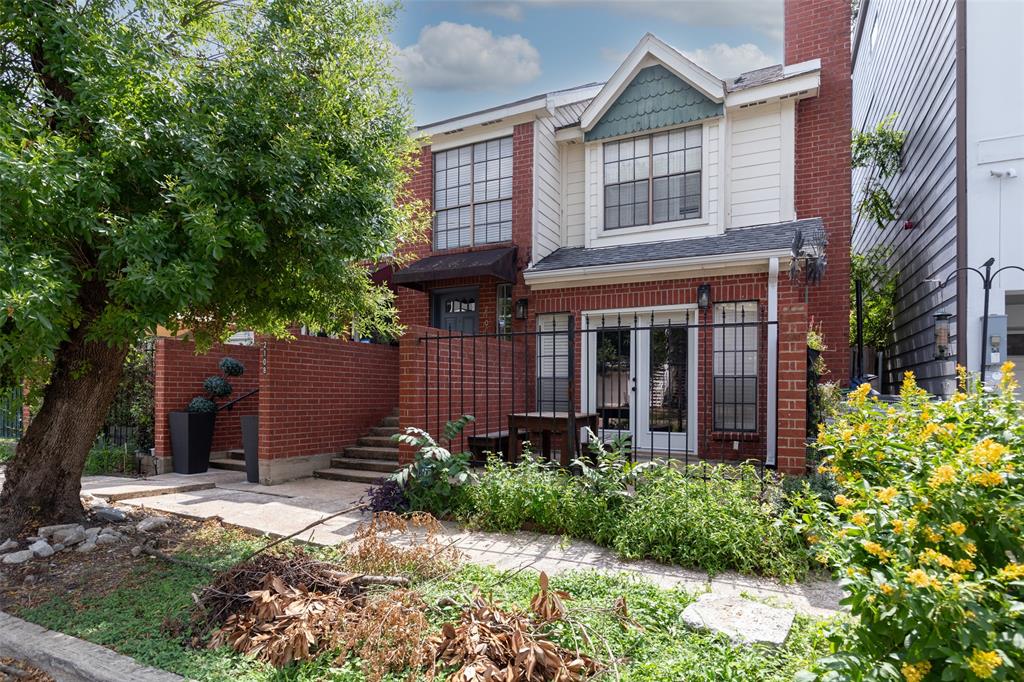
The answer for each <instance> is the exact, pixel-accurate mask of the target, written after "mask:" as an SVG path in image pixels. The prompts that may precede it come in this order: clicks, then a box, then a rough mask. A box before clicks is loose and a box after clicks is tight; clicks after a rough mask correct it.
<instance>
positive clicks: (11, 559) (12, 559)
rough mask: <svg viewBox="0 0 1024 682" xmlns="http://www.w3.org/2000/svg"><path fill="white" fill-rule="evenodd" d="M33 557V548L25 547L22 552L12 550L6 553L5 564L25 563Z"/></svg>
mask: <svg viewBox="0 0 1024 682" xmlns="http://www.w3.org/2000/svg"><path fill="white" fill-rule="evenodd" d="M31 558H32V550H31V549H23V550H21V551H20V552H11V553H10V554H4V558H3V562H4V563H5V564H23V563H25V562H26V561H28V560H29V559H31Z"/></svg>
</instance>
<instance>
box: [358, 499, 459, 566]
mask: <svg viewBox="0 0 1024 682" xmlns="http://www.w3.org/2000/svg"><path fill="white" fill-rule="evenodd" d="M462 560H463V555H462V552H460V551H459V550H458V549H456V548H455V545H454V543H453V542H452V541H450V540H448V539H447V538H445V537H444V527H443V526H442V525H441V523H440V522H439V521H438V520H437V519H435V518H434V517H433V516H431V515H430V514H427V513H424V512H414V513H412V514H410V515H408V516H400V515H398V514H395V513H394V512H380V513H377V514H374V515H373V519H372V520H371V521H370V523H367V524H364V525H363V526H360V528H359V529H358V530H357V531H356V534H355V538H354V539H353V543H352V545H351V547H350V548H349V551H348V552H347V553H346V556H345V565H346V566H347V567H348V568H349V569H351V570H353V571H360V572H364V573H376V574H386V575H402V576H407V577H411V578H419V579H426V578H437V577H440V576H443V575H447V574H449V573H451V572H452V571H453V570H454V569H455V568H457V567H458V565H459V564H460V563H462Z"/></svg>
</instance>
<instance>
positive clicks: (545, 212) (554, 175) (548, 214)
mask: <svg viewBox="0 0 1024 682" xmlns="http://www.w3.org/2000/svg"><path fill="white" fill-rule="evenodd" d="M533 171H534V172H533V205H534V216H533V217H534V221H533V261H534V262H536V261H538V260H540V259H541V258H543V257H544V256H547V255H548V254H550V253H551V252H552V251H554V250H555V249H557V248H558V247H559V246H561V245H562V237H561V230H560V227H559V225H560V223H561V219H562V206H561V200H562V171H561V164H560V163H559V158H558V146H557V144H556V143H555V123H554V119H553V118H551V117H547V118H539V119H537V121H536V123H534V126H533Z"/></svg>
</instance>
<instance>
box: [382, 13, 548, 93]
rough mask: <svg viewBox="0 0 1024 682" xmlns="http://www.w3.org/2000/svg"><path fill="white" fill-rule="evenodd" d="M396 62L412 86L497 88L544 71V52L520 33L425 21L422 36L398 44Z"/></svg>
mask: <svg viewBox="0 0 1024 682" xmlns="http://www.w3.org/2000/svg"><path fill="white" fill-rule="evenodd" d="M395 66H396V67H397V68H398V72H399V73H400V74H401V75H402V77H403V78H404V79H405V82H406V83H407V84H408V85H409V86H410V87H413V88H429V89H435V90H494V89H499V88H503V87H507V86H512V85H522V84H523V83H529V82H530V81H532V80H534V79H536V78H537V77H538V76H539V75H540V72H541V70H540V53H539V52H538V51H537V48H535V47H534V46H533V45H532V44H531V43H530V41H529V40H527V39H526V38H524V37H523V36H521V35H518V34H516V35H510V36H495V35H494V34H493V33H491V32H490V31H488V30H487V29H485V28H481V27H479V26H473V25H471V24H454V23H452V22H449V21H443V22H441V23H440V24H437V25H435V26H424V27H423V30H421V31H420V37H419V40H418V41H417V42H416V43H414V44H412V45H409V46H408V47H403V48H397V49H396V54H395Z"/></svg>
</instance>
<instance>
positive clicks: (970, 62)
mask: <svg viewBox="0 0 1024 682" xmlns="http://www.w3.org/2000/svg"><path fill="white" fill-rule="evenodd" d="M966 15H967V16H966V22H965V23H966V26H965V29H966V37H967V82H966V89H967V120H966V139H965V141H964V149H965V151H966V158H965V162H964V168H965V171H966V173H965V175H966V184H967V254H966V259H965V260H964V262H962V263H960V265H961V266H965V265H971V266H974V267H978V266H980V265H981V264H982V263H984V262H985V261H986V260H987V259H988V258H990V257H994V258H995V259H996V264H995V267H1002V266H1007V265H1016V266H1022V267H1024V3H1021V2H973V1H972V2H968V3H967V4H966ZM1010 169H1013V170H1015V171H1016V173H1017V177H1016V178H1012V177H1009V176H1008V175H1005V174H1004V175H1003V176H1001V177H1000V176H995V175H993V174H992V172H993V171H995V172H997V173H999V172H1003V173H1006V172H1007V171H1009V170H1010ZM966 276H967V275H965V277H966ZM969 277H970V279H968V280H967V283H968V288H967V292H968V296H967V329H966V339H964V342H965V346H966V348H965V350H966V351H967V352H966V354H965V358H964V359H965V360H966V362H967V367H969V368H970V369H971V370H975V371H976V370H977V368H978V366H979V363H980V350H979V348H978V343H979V342H980V339H981V317H982V313H983V310H984V305H983V297H984V292H983V291H982V288H981V286H980V279H979V278H978V276H977V275H973V274H971V275H969ZM1021 293H1024V273H1021V272H1020V271H1017V270H1010V271H1008V272H1004V273H1003V274H1001V275H1000V276H999V277H998V278H997V279H996V282H995V285H994V287H993V289H992V294H991V309H990V313H991V314H993V315H1001V314H1004V313H1007V314H1009V316H1010V319H1009V323H1010V325H1011V327H1016V330H1017V333H1020V331H1021V325H1022V323H1024V316H1022V315H1021V312H1020V310H1021V309H1020V307H1019V306H1018V307H1016V308H1014V309H1007V308H1006V298H1007V296H1019V294H1021ZM1006 345H1007V344H1006V339H1005V338H1004V339H1002V346H1001V350H1003V351H1004V352H1005V349H1006ZM993 364H994V365H998V364H999V363H998V362H996V363H993ZM992 369H996V367H992V368H990V371H991V370H992ZM1017 376H1018V377H1024V367H1018V369H1017Z"/></svg>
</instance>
